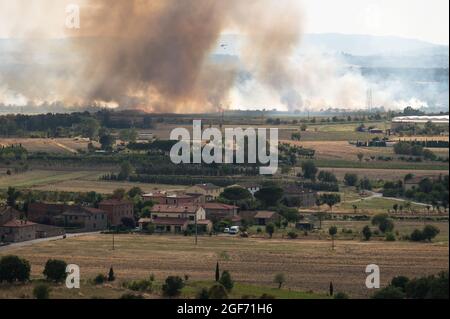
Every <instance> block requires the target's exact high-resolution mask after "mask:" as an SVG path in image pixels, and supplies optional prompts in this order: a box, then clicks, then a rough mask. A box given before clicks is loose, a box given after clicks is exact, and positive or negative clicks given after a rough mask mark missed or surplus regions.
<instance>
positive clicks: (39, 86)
mask: <svg viewBox="0 0 450 319" xmlns="http://www.w3.org/2000/svg"><path fill="white" fill-rule="evenodd" d="M47 1H52V0H47ZM80 1H82V3H83V6H82V12H81V13H82V16H81V18H82V19H81V29H80V30H77V31H74V32H73V34H72V36H73V37H72V38H71V39H72V40H71V44H70V46H69V47H67V48H64V50H65V51H64V52H63V53H62V55H63V56H71V55H74V56H76V58H72V59H71V60H70V63H61V64H58V65H55V64H50V65H48V67H47V68H48V69H47V70H45V71H46V72H45V71H44V70H42V69H40V68H39V64H36V63H33V62H32V61H33V59H34V58H35V57H34V56H33V57H31V58H30V57H28V58H27V57H26V56H25V53H24V52H28V53H30V54H31V55H32V53H33V52H34V48H37V47H38V46H40V45H41V44H38V45H36V46H34V45H33V46H31V47H30V48H26V49H25V50H21V52H22V54H24V56H23V57H22V59H23V60H26V61H27V62H29V63H28V64H30V65H32V67H29V68H28V69H27V70H26V71H24V72H22V73H21V74H22V76H20V77H18V76H16V75H14V74H15V73H14V71H11V72H9V73H8V74H6V75H5V76H4V77H3V78H1V81H2V82H3V83H8V88H9V89H11V90H13V91H15V92H20V93H21V94H22V95H23V96H25V97H26V98H28V99H31V100H41V101H42V100H47V99H54V100H58V99H59V100H62V101H64V102H65V103H71V104H74V103H78V104H93V103H111V104H116V105H119V106H120V107H124V108H141V109H144V110H148V111H165V112H167V111H172V112H198V111H214V110H217V109H219V108H227V107H229V106H230V104H231V101H230V100H229V93H230V90H231V88H232V87H233V86H234V85H235V81H236V78H237V76H238V72H239V68H240V67H241V66H238V65H237V62H233V61H232V60H230V61H221V62H220V63H218V62H214V61H213V60H212V59H209V56H210V53H211V51H212V50H213V49H214V47H215V46H216V44H217V41H218V40H219V38H220V36H221V34H222V32H224V31H225V30H227V29H229V28H232V29H233V30H237V31H238V32H240V33H241V34H247V35H249V37H248V38H249V39H252V40H251V41H248V42H249V43H247V44H246V47H245V49H244V50H245V52H246V57H247V62H248V68H249V69H250V70H251V71H252V72H255V74H256V77H257V78H258V79H259V80H261V81H262V82H264V83H266V84H267V85H269V86H270V87H271V88H273V89H274V90H277V91H280V92H281V94H284V93H282V91H283V90H285V87H289V90H288V92H289V95H290V96H295V94H292V93H290V91H291V89H290V86H291V79H290V75H289V74H290V72H289V70H288V69H287V64H285V58H286V57H287V56H288V55H289V54H291V53H292V50H293V47H294V46H295V44H296V43H297V41H298V38H299V34H300V27H299V21H300V16H299V15H298V14H297V13H298V11H296V10H293V8H292V6H291V5H289V4H291V3H292V1H291V0H280V1H271V0H246V1H238V0H220V1H218V0H89V1H87V2H83V0H80ZM43 46H44V47H45V46H46V45H45V44H44V45H43ZM250 61H253V62H255V61H257V63H253V62H250ZM39 79H42V80H39ZM30 84H31V85H30ZM0 94H1V92H0Z"/></svg>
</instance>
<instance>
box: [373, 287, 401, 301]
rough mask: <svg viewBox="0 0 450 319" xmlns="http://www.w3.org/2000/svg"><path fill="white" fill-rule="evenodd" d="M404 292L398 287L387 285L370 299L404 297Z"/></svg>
mask: <svg viewBox="0 0 450 319" xmlns="http://www.w3.org/2000/svg"><path fill="white" fill-rule="evenodd" d="M404 298H405V293H404V292H403V291H402V290H401V289H400V288H398V287H394V286H388V287H386V288H383V289H381V290H379V291H377V292H376V293H375V294H374V295H373V296H372V299H404Z"/></svg>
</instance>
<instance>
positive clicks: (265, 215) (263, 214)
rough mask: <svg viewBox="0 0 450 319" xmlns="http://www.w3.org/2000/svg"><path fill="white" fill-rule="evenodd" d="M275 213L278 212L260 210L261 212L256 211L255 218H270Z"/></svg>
mask: <svg viewBox="0 0 450 319" xmlns="http://www.w3.org/2000/svg"><path fill="white" fill-rule="evenodd" d="M275 215H276V212H269V211H260V212H257V213H256V215H255V217H254V218H261V219H269V218H273V217H274V216H275Z"/></svg>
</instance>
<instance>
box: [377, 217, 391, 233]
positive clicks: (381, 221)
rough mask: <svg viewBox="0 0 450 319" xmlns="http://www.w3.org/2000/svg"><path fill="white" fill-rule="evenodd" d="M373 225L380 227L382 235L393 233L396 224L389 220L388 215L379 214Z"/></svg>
mask: <svg viewBox="0 0 450 319" xmlns="http://www.w3.org/2000/svg"><path fill="white" fill-rule="evenodd" d="M372 225H375V226H378V229H379V230H380V231H381V232H382V233H387V232H392V231H393V230H394V223H393V222H392V220H390V219H389V216H388V215H387V214H378V215H375V216H374V217H373V218H372Z"/></svg>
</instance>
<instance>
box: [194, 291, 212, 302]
mask: <svg viewBox="0 0 450 319" xmlns="http://www.w3.org/2000/svg"><path fill="white" fill-rule="evenodd" d="M195 299H200V300H207V299H209V291H208V289H206V288H202V289H201V290H200V291H199V292H198V293H197V296H196V297H195Z"/></svg>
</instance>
